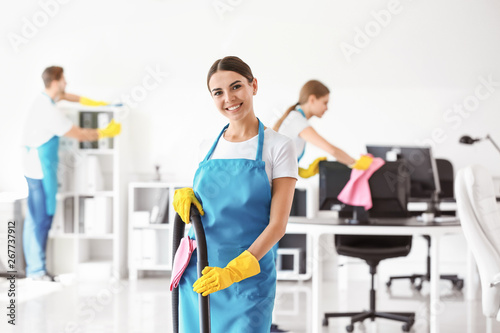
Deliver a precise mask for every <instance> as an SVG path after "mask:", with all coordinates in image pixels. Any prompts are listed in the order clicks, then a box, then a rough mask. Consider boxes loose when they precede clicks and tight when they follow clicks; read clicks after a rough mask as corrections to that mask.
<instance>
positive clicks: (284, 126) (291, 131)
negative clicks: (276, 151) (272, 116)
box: [278, 110, 311, 156]
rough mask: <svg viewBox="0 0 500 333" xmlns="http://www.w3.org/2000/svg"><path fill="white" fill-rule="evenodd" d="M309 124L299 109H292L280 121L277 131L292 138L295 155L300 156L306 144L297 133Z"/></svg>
mask: <svg viewBox="0 0 500 333" xmlns="http://www.w3.org/2000/svg"><path fill="white" fill-rule="evenodd" d="M310 126H311V125H310V124H309V121H308V120H307V119H306V118H305V117H304V116H303V115H302V114H301V113H300V112H299V111H295V110H292V111H291V112H290V113H289V114H288V116H287V117H286V118H285V120H283V123H281V126H280V128H279V130H278V133H280V134H283V135H286V136H287V137H289V138H290V139H292V141H293V143H294V145H295V150H296V153H297V156H300V155H301V154H302V151H303V150H304V147H305V146H306V141H305V140H304V139H302V138H301V137H300V136H299V134H300V132H302V131H303V130H304V129H306V128H307V127H310Z"/></svg>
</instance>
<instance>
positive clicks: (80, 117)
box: [47, 105, 124, 279]
mask: <svg viewBox="0 0 500 333" xmlns="http://www.w3.org/2000/svg"><path fill="white" fill-rule="evenodd" d="M62 109H63V111H64V112H65V114H66V116H67V117H68V118H69V119H71V120H72V122H73V123H74V124H76V125H78V126H80V127H92V128H97V127H99V128H102V127H104V126H105V124H104V125H103V124H102V122H103V117H104V119H106V117H107V118H108V121H109V120H111V118H115V119H116V118H117V115H118V113H119V112H121V110H120V108H116V107H84V106H81V105H75V106H68V107H64V108H62ZM88 119H93V120H95V122H94V123H92V124H89V122H88V121H87V120H88ZM96 122H100V123H96ZM106 123H107V122H106ZM90 145H92V144H89V143H86V144H85V145H82V144H81V143H79V142H78V141H77V140H76V139H72V138H67V137H61V138H60V147H59V168H58V181H59V193H58V195H57V208H56V214H55V216H54V221H53V223H52V228H51V230H50V232H49V237H50V243H49V244H51V247H50V248H49V249H48V260H47V264H48V266H49V270H50V271H52V272H53V273H54V274H64V273H76V276H77V278H79V279H101V278H102V279H106V278H110V277H119V276H120V275H121V272H122V271H123V267H120V265H121V262H123V260H122V259H123V258H121V252H123V250H122V251H120V248H121V247H123V244H121V243H122V242H123V239H124V236H123V229H124V228H122V227H121V226H120V225H121V217H120V207H121V206H122V204H121V203H120V177H121V175H120V174H121V173H120V136H116V137H114V138H106V139H102V140H99V141H98V142H97V144H93V147H89V146H90Z"/></svg>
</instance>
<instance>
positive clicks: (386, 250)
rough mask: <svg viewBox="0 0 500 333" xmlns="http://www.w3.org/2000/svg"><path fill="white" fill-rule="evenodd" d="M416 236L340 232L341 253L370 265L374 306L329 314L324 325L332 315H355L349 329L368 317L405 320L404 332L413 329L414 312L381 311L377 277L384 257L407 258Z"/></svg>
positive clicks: (339, 244) (348, 330) (338, 246)
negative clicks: (378, 267) (346, 233)
mask: <svg viewBox="0 0 500 333" xmlns="http://www.w3.org/2000/svg"><path fill="white" fill-rule="evenodd" d="M411 244H412V236H358V235H336V236H335V247H336V249H337V253H338V254H339V255H345V256H349V257H355V258H361V259H363V260H365V261H366V263H367V264H368V266H370V274H371V289H370V308H369V310H366V311H362V312H344V313H325V318H324V319H323V326H328V318H334V317H351V324H349V325H347V326H346V330H347V332H352V331H353V330H354V324H355V323H356V322H362V321H364V320H365V319H368V318H369V319H371V320H372V321H374V320H375V318H385V319H391V320H397V321H401V322H404V325H403V331H404V332H409V331H410V329H411V327H412V326H413V324H414V322H415V313H414V312H378V311H377V310H376V306H375V300H376V295H375V288H374V278H375V273H376V272H377V266H378V264H379V262H380V261H381V260H384V259H389V258H396V257H404V256H407V255H408V253H410V250H411Z"/></svg>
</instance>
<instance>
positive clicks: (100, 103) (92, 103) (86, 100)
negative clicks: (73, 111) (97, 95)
mask: <svg viewBox="0 0 500 333" xmlns="http://www.w3.org/2000/svg"><path fill="white" fill-rule="evenodd" d="M80 104H82V105H87V106H104V105H109V103H108V102H103V101H94V100H93V99H90V98H87V97H83V96H80Z"/></svg>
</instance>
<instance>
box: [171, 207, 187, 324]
mask: <svg viewBox="0 0 500 333" xmlns="http://www.w3.org/2000/svg"><path fill="white" fill-rule="evenodd" d="M185 227H186V224H185V223H184V222H183V221H182V219H181V217H180V216H179V214H175V219H174V231H173V240H172V265H173V262H174V257H175V253H176V252H177V249H178V248H179V244H180V243H181V239H182V237H184V229H185ZM172 325H173V329H174V333H179V288H174V289H173V290H172Z"/></svg>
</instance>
